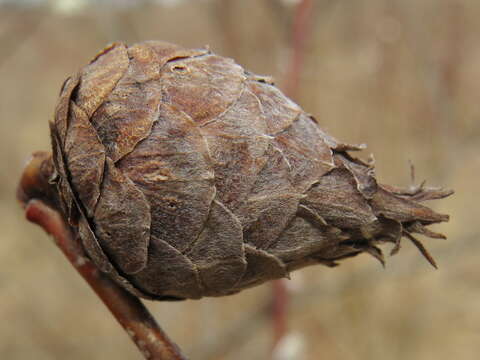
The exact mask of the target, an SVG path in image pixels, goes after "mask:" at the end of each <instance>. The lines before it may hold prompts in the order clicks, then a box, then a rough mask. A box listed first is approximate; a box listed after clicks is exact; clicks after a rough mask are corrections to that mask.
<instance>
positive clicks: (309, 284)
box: [0, 0, 480, 360]
mask: <svg viewBox="0 0 480 360" xmlns="http://www.w3.org/2000/svg"><path fill="white" fill-rule="evenodd" d="M124 3H125V2H124ZM479 19H480V2H478V1H473V0H457V1H454V0H421V1H419V0H369V1H348V0H317V1H316V5H315V14H314V29H313V33H312V38H311V40H310V42H309V49H308V53H307V63H306V64H305V68H304V69H303V72H302V77H301V82H302V86H301V89H300V92H299V94H298V96H297V99H296V100H297V101H298V102H299V103H300V104H301V105H302V106H303V107H304V108H305V109H306V110H307V111H308V112H310V113H312V114H315V115H316V116H317V118H318V119H320V121H321V123H322V124H323V126H324V127H325V128H326V129H327V130H328V131H329V132H330V133H332V134H334V135H335V136H336V137H337V138H340V139H342V140H346V141H350V142H353V143H358V142H366V143H367V144H368V145H369V148H368V152H367V153H365V156H367V155H368V153H369V152H372V153H374V154H375V157H376V161H377V174H378V177H379V178H380V179H381V180H383V182H386V183H392V184H397V185H408V184H409V165H408V161H409V160H412V161H413V162H414V163H415V165H416V169H417V177H418V179H419V180H422V179H424V178H425V179H428V180H429V183H430V184H431V185H440V186H445V187H451V188H454V189H455V190H456V194H455V195H454V196H452V197H451V198H449V199H446V200H443V201H438V202H435V203H434V204H433V206H434V207H435V209H437V210H438V211H440V212H446V213H450V214H451V221H450V223H448V224H444V225H440V226H437V227H436V229H437V230H439V231H442V232H444V233H446V234H448V236H449V240H448V241H446V242H443V241H436V240H428V244H427V246H428V248H429V249H430V250H431V252H432V254H433V255H434V256H435V257H436V259H437V261H438V263H439V265H440V269H439V270H437V271H434V270H432V268H431V267H430V266H429V265H428V264H427V263H426V261H424V260H423V258H422V257H421V256H420V255H419V254H418V253H417V251H416V250H415V249H413V248H412V246H410V245H409V244H407V243H405V246H404V248H403V249H402V251H401V252H400V254H398V255H397V256H395V257H392V258H389V259H388V263H387V268H386V269H385V270H382V268H381V267H380V266H379V265H378V263H377V262H376V261H374V260H372V259H370V258H369V257H366V256H362V257H359V258H355V259H352V260H349V261H345V262H344V263H343V264H342V266H340V267H339V268H335V269H328V268H325V267H321V266H317V267H312V268H308V269H305V270H303V271H300V272H297V273H295V274H293V279H292V281H290V282H289V284H290V285H291V288H292V298H293V299H292V302H293V303H292V307H291V311H290V315H289V316H290V317H289V322H290V324H289V325H290V329H291V331H292V334H291V336H290V338H289V339H290V341H289V343H290V345H291V346H290V350H295V349H296V351H297V352H296V355H294V356H293V357H290V358H291V359H299V360H310V359H311V360H313V359H315V360H317V359H320V360H321V359H333V360H353V359H383V360H384V359H391V360H395V359H422V360H423V359H436V360H441V359H451V358H456V359H462V360H464V359H465V360H468V359H478V356H479V355H478V353H479V352H480V302H479V299H478V297H479V294H480V289H479V284H480V281H479V250H480V246H479V241H480V239H479V234H480V225H479V223H480V216H479V215H480V212H479V210H478V209H479V202H480V197H479V190H478V188H479V184H478V183H479V180H478V179H479V177H480V155H479V152H480V151H479V150H480V148H479V139H480V106H479V94H480V43H479V41H478V36H479V34H480V21H479ZM290 20H291V9H290V8H289V7H288V6H285V5H282V3H281V2H280V1H278V0H245V1H232V0H217V1H190V2H183V3H182V4H181V5H180V6H158V5H142V6H138V7H132V8H128V9H126V8H124V9H123V10H113V9H112V7H106V8H105V7H104V8H102V7H96V8H85V9H83V11H81V12H78V13H75V14H66V13H59V12H55V11H52V10H51V9H46V8H36V9H30V8H29V9H26V8H24V9H19V8H12V7H7V6H3V7H0V164H1V166H0V229H1V230H2V231H1V232H0V358H1V359H39V360H43V359H86V358H88V359H140V356H139V354H138V353H137V351H136V349H135V348H134V347H133V345H132V344H131V343H130V341H129V340H128V339H127V337H126V335H125V334H124V333H123V331H122V330H121V329H120V328H119V327H118V326H117V324H116V323H115V322H114V320H113V319H112V317H111V316H110V314H109V313H108V312H107V310H106V309H105V308H104V306H103V305H102V304H101V303H100V302H99V300H97V298H96V297H95V296H94V295H93V293H92V292H91V291H90V289H89V288H87V286H86V285H85V284H84V283H83V281H82V280H81V279H80V278H79V277H78V275H77V274H76V273H74V271H73V269H71V268H70V266H69V265H67V262H66V261H65V259H64V258H63V256H62V255H61V254H60V252H59V251H58V250H57V249H56V248H55V246H54V245H53V243H52V241H51V240H50V239H49V238H48V237H47V235H45V234H44V233H43V231H42V230H41V229H40V228H38V227H36V226H34V225H32V224H29V223H27V222H26V221H25V220H24V218H23V214H22V211H21V209H20V207H19V206H18V204H17V203H16V201H15V199H14V194H15V186H16V182H17V180H18V178H19V174H20V172H21V169H22V166H23V164H24V162H25V160H26V158H27V157H28V154H30V153H31V152H32V151H34V150H39V149H48V148H49V137H48V126H47V121H48V120H49V119H50V118H51V116H52V113H53V109H54V105H55V101H56V97H57V94H58V91H59V88H60V85H61V83H62V81H63V79H64V78H65V77H66V76H67V75H68V74H70V73H72V72H73V71H75V70H76V69H77V68H78V67H79V66H81V65H83V64H85V63H86V62H87V61H88V60H89V59H90V58H91V57H92V56H93V55H94V54H95V53H96V52H97V51H98V50H99V49H101V48H102V47H103V46H104V45H105V44H106V43H108V42H110V41H113V40H118V39H120V40H125V41H127V42H129V43H132V42H135V41H139V40H144V39H163V40H168V41H171V42H176V43H179V44H182V45H185V46H189V47H200V46H203V45H205V44H209V45H210V46H211V48H212V49H213V50H214V51H215V52H217V53H220V54H222V55H226V56H231V57H234V58H235V59H236V60H237V61H238V62H239V63H240V64H242V65H243V66H244V67H246V68H248V69H250V70H252V71H254V72H257V73H260V74H271V75H273V76H274V77H275V78H277V79H278V80H279V83H280V85H281V81H280V80H281V79H282V75H283V72H284V70H285V65H286V64H285V63H286V58H287V55H288V47H287V44H288V25H289V22H290ZM269 295H270V287H269V286H268V285H266V286H261V287H258V288H255V289H251V290H247V291H245V292H243V293H241V294H239V295H236V296H232V297H227V298H218V299H204V300H201V301H186V302H180V303H149V304H148V306H149V308H150V309H151V310H152V311H153V313H154V314H155V316H156V317H157V319H158V320H159V321H160V323H161V324H162V325H163V326H164V328H165V330H166V331H167V332H168V333H169V334H170V335H171V336H172V337H173V339H174V340H175V341H176V342H177V343H179V344H180V345H181V346H182V348H183V349H184V351H185V352H186V353H187V354H188V355H189V356H190V357H191V358H192V359H205V360H207V359H229V360H230V359H244V358H249V359H251V360H255V359H265V358H266V357H267V354H268V349H269V345H270V340H271V331H270V327H269V324H268V321H267V318H266V317H265V314H264V312H262V311H261V310H259V309H260V308H261V307H262V306H263V304H264V303H265V302H266V301H268V299H269ZM246 319H247V320H248V321H245V320H246ZM245 324H246V325H245Z"/></svg>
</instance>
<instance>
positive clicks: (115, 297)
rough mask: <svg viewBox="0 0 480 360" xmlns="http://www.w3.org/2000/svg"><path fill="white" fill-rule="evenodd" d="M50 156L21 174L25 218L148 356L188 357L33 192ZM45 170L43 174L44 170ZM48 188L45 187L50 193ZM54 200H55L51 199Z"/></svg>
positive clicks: (181, 359)
mask: <svg viewBox="0 0 480 360" xmlns="http://www.w3.org/2000/svg"><path fill="white" fill-rule="evenodd" d="M46 161H49V157H48V156H47V157H45V156H44V154H43V153H42V154H41V155H40V157H39V156H34V157H33V159H32V161H31V162H30V164H28V165H27V167H26V170H25V172H24V174H23V176H22V180H21V182H20V188H19V200H20V201H21V202H22V203H23V205H24V206H25V214H26V218H27V219H28V220H29V221H31V222H33V223H35V224H37V225H39V226H41V227H42V228H43V229H44V230H45V231H46V232H47V233H48V234H51V235H52V236H53V238H54V239H55V242H56V244H57V246H58V247H59V248H60V250H62V252H63V253H64V254H65V256H66V257H67V259H68V260H69V261H70V263H71V264H72V266H73V267H74V268H75V269H76V270H77V271H78V273H79V274H80V275H81V276H82V277H83V278H84V279H85V281H86V282H87V283H88V284H89V285H90V286H91V288H92V289H93V290H94V291H95V293H96V294H97V295H98V297H99V298H100V299H101V300H102V301H103V303H104V304H105V305H106V306H107V307H108V309H109V310H110V311H111V313H112V314H113V316H114V317H115V318H116V319H117V321H118V322H119V323H120V325H122V327H123V328H124V329H125V331H126V332H127V334H128V335H129V336H130V338H131V339H132V341H133V342H134V343H135V344H136V346H137V347H138V349H139V350H140V351H141V353H142V354H143V356H144V358H145V359H157V360H185V359H186V358H185V357H184V356H183V355H182V353H181V352H180V349H179V348H178V347H177V345H176V344H175V343H173V342H172V341H171V340H170V339H169V338H168V336H167V335H166V334H165V332H163V331H162V329H161V328H160V327H159V325H158V324H157V323H156V321H155V319H154V318H153V317H152V315H151V314H150V313H149V311H148V310H147V308H146V307H145V306H144V305H143V303H142V302H141V301H140V300H139V299H138V298H137V297H135V296H133V295H131V294H130V293H128V292H127V291H126V290H124V289H123V288H122V287H120V286H119V285H117V284H116V283H114V282H113V281H112V280H111V279H110V278H109V277H108V276H106V275H105V274H104V273H102V272H101V271H100V270H99V269H98V268H97V267H96V266H95V265H94V264H93V263H92V262H91V261H90V260H89V259H88V257H87V255H86V254H85V251H84V249H83V247H82V245H81V244H80V242H79V238H78V235H76V232H75V231H74V229H72V228H70V227H69V226H68V225H67V223H66V222H65V220H64V219H63V217H62V215H61V213H60V212H59V211H57V210H56V209H55V208H53V207H52V206H49V205H47V203H46V202H45V201H43V200H39V199H38V198H29V195H31V194H38V197H41V195H40V192H39V188H40V187H41V186H45V181H44V179H45V178H46V176H45V175H46V174H45V173H44V172H45V169H48V168H49V166H45V162H46ZM42 172H43V173H42ZM48 191H49V189H45V192H46V193H48ZM52 202H54V201H52Z"/></svg>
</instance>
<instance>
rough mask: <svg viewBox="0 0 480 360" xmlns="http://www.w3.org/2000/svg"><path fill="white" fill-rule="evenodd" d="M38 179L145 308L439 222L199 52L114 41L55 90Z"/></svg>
mask: <svg viewBox="0 0 480 360" xmlns="http://www.w3.org/2000/svg"><path fill="white" fill-rule="evenodd" d="M51 135H52V146H53V161H54V168H55V173H54V175H53V176H52V179H51V182H53V183H54V184H55V186H56V188H57V190H58V197H59V199H60V203H61V206H62V209H63V212H64V214H65V216H66V218H67V219H68V220H69V222H70V223H71V224H73V225H75V227H77V228H78V233H79V235H80V238H81V240H82V243H83V245H84V247H85V249H86V250H87V253H88V254H89V256H90V257H91V259H92V260H93V261H94V262H95V263H96V264H97V266H98V267H99V268H100V269H101V270H102V271H104V272H106V273H108V274H109V275H110V276H111V277H112V278H113V279H115V280H116V281H117V282H119V283H120V284H122V285H123V286H124V287H125V288H127V289H128V290H129V291H131V292H132V293H134V294H136V295H139V296H142V297H145V298H150V299H159V300H169V299H170V300H171V299H185V298H191V299H198V298H200V297H202V296H222V295H228V294H233V293H236V292H238V291H241V290H242V289H245V288H248V287H251V286H255V285H258V284H261V283H263V282H265V281H267V280H271V279H277V278H282V277H287V276H288V274H289V272H291V271H292V270H295V269H298V268H301V267H304V266H307V265H312V264H319V263H320V264H325V265H329V266H333V265H335V264H336V262H337V261H338V260H341V259H344V258H347V257H352V256H355V255H357V254H360V253H362V252H366V253H369V254H371V255H373V256H374V257H376V258H377V259H379V260H380V261H382V262H383V256H382V252H381V251H380V249H379V248H378V247H376V245H377V244H379V243H382V242H392V243H394V244H395V245H396V246H395V248H394V251H396V250H398V248H399V245H400V239H401V238H402V237H407V238H408V239H410V240H411V241H412V242H413V243H414V244H415V245H416V246H417V247H418V248H419V249H420V251H421V252H422V253H423V254H424V255H425V256H426V257H427V259H428V260H429V261H430V262H431V263H432V264H433V265H434V264H435V263H434V262H433V259H432V258H431V257H430V256H429V254H428V252H427V251H426V250H425V249H424V248H423V246H422V245H421V244H420V242H418V240H416V239H415V238H414V237H413V236H412V233H421V234H424V235H427V236H430V237H442V235H441V234H437V233H434V232H431V231H429V230H428V229H427V228H426V227H425V226H426V225H429V224H432V223H438V222H441V221H447V220H448V216H446V215H440V214H437V213H435V212H434V211H432V210H431V209H429V208H428V207H426V206H424V205H421V204H420V203H421V202H423V201H424V200H429V199H437V198H442V197H445V196H447V195H448V194H449V192H447V191H442V190H438V189H427V188H424V187H419V188H417V189H416V190H415V191H405V190H402V189H397V188H394V187H390V186H386V185H381V184H378V183H377V181H376V179H375V175H374V171H373V165H371V164H367V163H364V162H362V161H360V160H358V159H356V158H354V157H352V156H351V155H350V154H349V153H348V151H351V150H358V149H359V147H357V146H353V145H348V144H343V143H340V142H338V141H337V140H335V139H334V138H333V137H331V136H330V135H328V134H326V133H325V132H323V131H322V129H321V128H320V127H319V125H318V123H317V121H316V120H315V119H314V118H313V117H312V116H310V115H309V114H307V113H305V112H304V111H303V110H302V109H301V108H300V107H299V106H298V105H296V104H295V103H294V102H292V101H291V100H289V99H288V98H287V97H285V96H284V95H283V94H282V93H281V92H280V91H279V90H278V89H277V88H276V87H275V86H274V85H273V84H272V83H271V82H270V81H269V80H268V79H267V78H263V77H259V76H257V75H254V74H252V73H249V72H247V71H245V70H244V69H243V68H242V67H241V66H239V65H238V64H236V63H235V62H234V61H233V60H231V59H228V58H224V57H221V56H218V55H215V54H213V53H211V52H210V51H209V50H206V49H197V50H191V49H185V48H183V47H180V46H177V45H173V44H169V43H166V42H160V41H151V42H144V43H140V44H136V45H133V46H130V47H127V46H126V45H124V44H121V43H115V44H113V45H111V46H109V47H107V48H106V49H104V50H103V51H102V52H101V53H99V54H98V55H97V56H96V57H95V58H94V59H93V60H92V61H91V62H90V64H88V65H87V66H85V67H84V68H83V69H81V70H80V71H79V72H78V73H77V74H75V75H74V76H72V77H70V78H69V79H67V80H66V82H65V83H64V85H63V88H62V90H61V95H60V99H59V102H58V105H57V108H56V112H55V119H54V121H53V122H52V123H51Z"/></svg>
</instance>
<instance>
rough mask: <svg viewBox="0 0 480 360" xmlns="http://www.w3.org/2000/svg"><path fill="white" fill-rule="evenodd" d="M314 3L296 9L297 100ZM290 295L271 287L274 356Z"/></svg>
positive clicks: (290, 73) (289, 78)
mask: <svg viewBox="0 0 480 360" xmlns="http://www.w3.org/2000/svg"><path fill="white" fill-rule="evenodd" d="M312 11H313V0H302V1H301V2H300V3H299V4H298V5H297V7H296V9H295V15H294V21H293V26H292V36H291V53H290V59H289V62H288V67H287V71H286V74H285V83H284V86H283V92H284V93H285V94H286V95H287V96H289V97H291V98H295V97H296V96H297V93H298V87H299V84H300V76H301V73H302V67H303V65H304V62H305V49H306V46H307V42H308V38H309V36H310V33H311V25H312V16H311V15H312ZM288 305H289V294H288V288H287V286H286V284H285V280H275V281H274V282H273V287H272V328H273V343H272V354H274V352H275V350H276V348H277V346H278V345H279V343H280V342H281V341H282V339H283V338H284V337H285V335H286V334H287V332H288Z"/></svg>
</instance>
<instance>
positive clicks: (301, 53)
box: [283, 0, 313, 98]
mask: <svg viewBox="0 0 480 360" xmlns="http://www.w3.org/2000/svg"><path fill="white" fill-rule="evenodd" d="M312 12H313V0H302V1H300V3H299V4H298V5H297V8H296V10H295V17H294V19H293V26H292V37H291V45H290V47H291V50H290V51H291V53H290V54H291V55H290V59H289V62H288V67H287V70H286V73H285V83H284V86H283V92H284V93H285V94H286V95H287V96H288V97H291V98H295V96H296V95H297V92H298V85H299V83H300V75H301V71H302V66H303V64H304V62H305V49H306V45H307V42H308V38H309V36H310V32H311V25H312V16H311V15H312Z"/></svg>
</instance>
